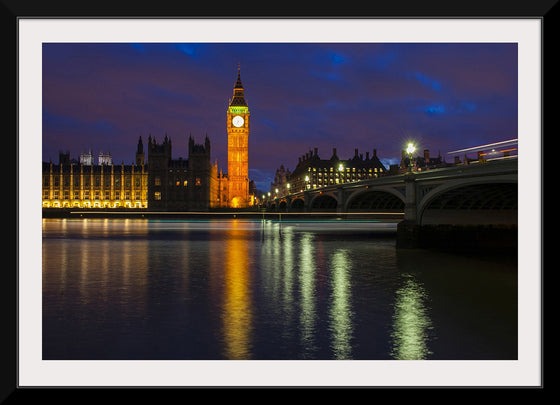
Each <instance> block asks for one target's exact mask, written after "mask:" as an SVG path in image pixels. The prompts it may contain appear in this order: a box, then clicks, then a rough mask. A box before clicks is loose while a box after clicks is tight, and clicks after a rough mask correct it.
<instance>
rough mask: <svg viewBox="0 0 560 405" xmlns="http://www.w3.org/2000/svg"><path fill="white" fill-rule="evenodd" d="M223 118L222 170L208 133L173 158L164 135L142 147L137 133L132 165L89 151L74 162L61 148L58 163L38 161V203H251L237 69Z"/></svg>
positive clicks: (202, 206)
mask: <svg viewBox="0 0 560 405" xmlns="http://www.w3.org/2000/svg"><path fill="white" fill-rule="evenodd" d="M226 117H227V125H226V127H227V134H228V162H227V164H228V166H227V169H228V171H227V173H223V172H222V171H219V170H218V165H217V163H215V164H212V162H211V157H210V152H211V147H210V140H209V139H208V137H206V138H205V140H204V143H203V144H197V143H195V141H194V139H193V138H192V137H189V144H188V157H187V158H186V159H183V158H179V159H173V158H172V142H171V139H170V138H168V137H167V136H165V137H164V139H163V141H162V142H161V143H160V142H157V140H156V139H155V138H152V137H151V135H150V136H149V137H148V142H147V145H146V147H144V143H143V140H142V137H140V138H139V140H138V144H137V148H136V159H135V163H134V164H131V165H125V164H120V165H118V164H117V165H115V164H114V163H113V162H112V159H111V156H110V155H109V154H107V153H105V154H103V153H100V155H99V158H98V162H97V163H98V164H94V163H95V162H94V158H93V155H92V154H91V152H90V153H86V154H82V155H81V156H80V160H79V161H76V160H74V159H70V153H69V152H66V153H60V154H59V163H58V164H53V163H52V162H43V174H42V176H43V179H42V201H43V207H44V208H124V209H126V208H140V209H147V208H149V209H150V210H165V211H172V210H177V211H196V210H208V209H213V208H247V207H251V206H252V205H254V201H255V200H254V194H255V190H254V185H253V183H252V182H250V181H249V108H248V106H247V102H246V100H245V95H244V89H243V85H242V83H241V73H240V69H239V68H238V71H237V81H236V83H235V85H234V89H233V98H232V99H230V100H229V107H228V109H227V112H226ZM146 151H147V156H146ZM146 157H147V160H146Z"/></svg>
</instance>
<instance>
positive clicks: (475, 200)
mask: <svg viewBox="0 0 560 405" xmlns="http://www.w3.org/2000/svg"><path fill="white" fill-rule="evenodd" d="M517 192H518V190H517V179H516V178H514V177H508V178H500V179H497V178H487V179H473V180H462V181H451V182H448V183H446V184H443V185H440V186H438V187H436V188H434V189H432V190H431V191H430V192H428V193H426V195H425V196H424V197H423V198H422V199H421V201H420V203H419V205H418V208H417V213H418V214H417V215H418V216H417V218H418V224H420V225H428V224H434V223H438V224H442V223H454V224H456V223H463V224H485V223H493V224H496V223H499V224H516V223H517ZM436 217H437V219H436Z"/></svg>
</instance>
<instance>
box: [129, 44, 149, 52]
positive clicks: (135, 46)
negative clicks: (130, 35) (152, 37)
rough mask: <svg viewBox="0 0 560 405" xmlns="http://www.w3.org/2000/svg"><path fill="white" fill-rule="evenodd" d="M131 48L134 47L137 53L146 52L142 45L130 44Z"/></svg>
mask: <svg viewBox="0 0 560 405" xmlns="http://www.w3.org/2000/svg"><path fill="white" fill-rule="evenodd" d="M130 46H132V47H133V48H134V49H136V50H137V51H140V52H146V48H144V45H142V44H137V43H132V44H130Z"/></svg>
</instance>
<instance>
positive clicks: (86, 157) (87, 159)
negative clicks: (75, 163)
mask: <svg viewBox="0 0 560 405" xmlns="http://www.w3.org/2000/svg"><path fill="white" fill-rule="evenodd" d="M80 164H83V165H86V166H91V165H93V153H91V149H90V150H89V151H88V152H86V153H83V152H82V153H81V154H80Z"/></svg>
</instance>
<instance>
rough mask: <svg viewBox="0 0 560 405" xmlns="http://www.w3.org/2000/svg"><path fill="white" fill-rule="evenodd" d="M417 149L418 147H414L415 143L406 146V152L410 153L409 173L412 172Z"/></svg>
mask: <svg viewBox="0 0 560 405" xmlns="http://www.w3.org/2000/svg"><path fill="white" fill-rule="evenodd" d="M415 150H416V148H415V147H414V145H413V144H411V143H409V144H408V147H407V148H406V153H408V172H409V173H412V154H413V153H414V151H415Z"/></svg>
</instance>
